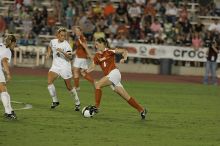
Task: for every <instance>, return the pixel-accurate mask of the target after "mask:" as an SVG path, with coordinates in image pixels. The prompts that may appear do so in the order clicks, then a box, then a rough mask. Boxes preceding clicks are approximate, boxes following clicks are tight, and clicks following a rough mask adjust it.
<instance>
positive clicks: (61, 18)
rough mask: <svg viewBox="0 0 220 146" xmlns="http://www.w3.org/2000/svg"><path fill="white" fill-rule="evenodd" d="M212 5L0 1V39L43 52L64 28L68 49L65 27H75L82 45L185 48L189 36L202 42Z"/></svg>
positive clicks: (194, 0) (136, 0)
mask: <svg viewBox="0 0 220 146" xmlns="http://www.w3.org/2000/svg"><path fill="white" fill-rule="evenodd" d="M204 3H205V4H206V5H205V7H204ZM217 4H218V0H215V1H214V0H210V1H201V0H110V1H107V0H101V1H98V0H87V1H81V0H66V1H60V0H25V1H24V0H1V2H0V16H2V17H3V18H4V19H3V20H2V21H0V26H1V24H2V26H3V24H4V23H5V24H6V26H5V27H2V30H0V34H1V35H3V34H7V33H10V34H15V35H16V36H17V37H18V43H19V46H41V47H45V48H46V46H47V45H48V43H49V41H50V40H51V39H52V38H55V36H54V34H55V30H56V28H57V27H59V26H65V27H67V28H68V29H69V31H70V34H69V36H68V40H69V41H70V43H71V44H72V46H73V48H74V43H73V39H74V35H73V34H72V33H71V26H72V25H79V26H81V27H82V28H83V30H84V33H85V36H86V37H87V39H88V41H93V40H94V38H93V34H96V35H97V34H98V36H99V35H100V34H101V33H100V32H102V33H104V34H102V35H104V36H105V37H107V38H108V40H109V41H110V42H111V44H112V45H114V46H117V45H121V44H123V43H128V42H130V43H147V44H162V45H174V46H188V47H189V46H192V38H193V36H194V34H195V33H199V36H200V37H201V38H202V39H203V42H205V39H206V38H205V36H206V34H207V33H208V32H209V30H208V28H209V27H210V25H211V24H213V20H219V19H220V13H219V10H220V9H219V7H218V5H217ZM134 14H135V15H134ZM155 21H156V24H154V22H155ZM218 25H219V26H220V24H218ZM0 28H1V27H0ZM219 31H220V30H219ZM205 45H206V43H203V47H205ZM41 47H40V48H41ZM44 50H45V49H44ZM22 52H23V53H22V54H23V55H24V54H25V53H24V52H25V51H24V50H22ZM40 52H41V51H40ZM26 54H30V53H28V51H27V53H26ZM35 54H37V53H36V52H35ZM42 54H43V53H40V58H42ZM35 56H36V55H35ZM18 58H19V57H18ZM130 61H131V60H130ZM42 62H43V61H42ZM42 62H41V63H42ZM132 62H133V63H137V62H140V63H150V64H158V63H159V62H158V61H157V60H154V59H146V58H145V59H141V58H132ZM16 63H17V64H19V61H17V62H16ZM41 63H36V64H38V65H39V64H41ZM175 65H180V66H186V65H187V62H184V61H175ZM190 66H193V63H191V64H190ZM200 66H202V64H201V65H200Z"/></svg>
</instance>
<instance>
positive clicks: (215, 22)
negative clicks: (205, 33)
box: [208, 19, 220, 33]
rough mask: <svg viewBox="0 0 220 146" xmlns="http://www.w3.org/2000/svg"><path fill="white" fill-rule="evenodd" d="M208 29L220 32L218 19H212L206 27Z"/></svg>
mask: <svg viewBox="0 0 220 146" xmlns="http://www.w3.org/2000/svg"><path fill="white" fill-rule="evenodd" d="M208 30H209V31H211V32H214V33H220V24H219V20H218V19H213V23H211V24H210V25H209V27H208Z"/></svg>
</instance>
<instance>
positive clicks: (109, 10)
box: [103, 1, 116, 24]
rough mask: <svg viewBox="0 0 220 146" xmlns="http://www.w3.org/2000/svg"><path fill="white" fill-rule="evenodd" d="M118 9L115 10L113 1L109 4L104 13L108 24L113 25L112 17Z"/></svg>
mask: <svg viewBox="0 0 220 146" xmlns="http://www.w3.org/2000/svg"><path fill="white" fill-rule="evenodd" d="M115 11H116V9H115V8H114V5H113V3H112V2H111V1H109V2H107V4H106V5H105V7H104V10H103V13H104V17H105V19H107V23H108V24H111V21H112V16H113V14H115Z"/></svg>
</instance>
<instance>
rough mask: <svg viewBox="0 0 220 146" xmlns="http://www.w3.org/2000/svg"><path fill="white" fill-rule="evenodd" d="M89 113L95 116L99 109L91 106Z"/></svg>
mask: <svg viewBox="0 0 220 146" xmlns="http://www.w3.org/2000/svg"><path fill="white" fill-rule="evenodd" d="M89 111H90V114H92V113H94V114H97V113H98V112H99V109H98V108H97V107H96V106H94V105H93V106H91V107H90V110H89Z"/></svg>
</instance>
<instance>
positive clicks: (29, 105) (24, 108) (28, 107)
mask: <svg viewBox="0 0 220 146" xmlns="http://www.w3.org/2000/svg"><path fill="white" fill-rule="evenodd" d="M11 103H16V104H22V105H24V107H23V108H17V109H14V110H15V111H18V110H27V109H31V108H32V107H33V106H32V105H31V104H26V103H23V102H19V101H11Z"/></svg>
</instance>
